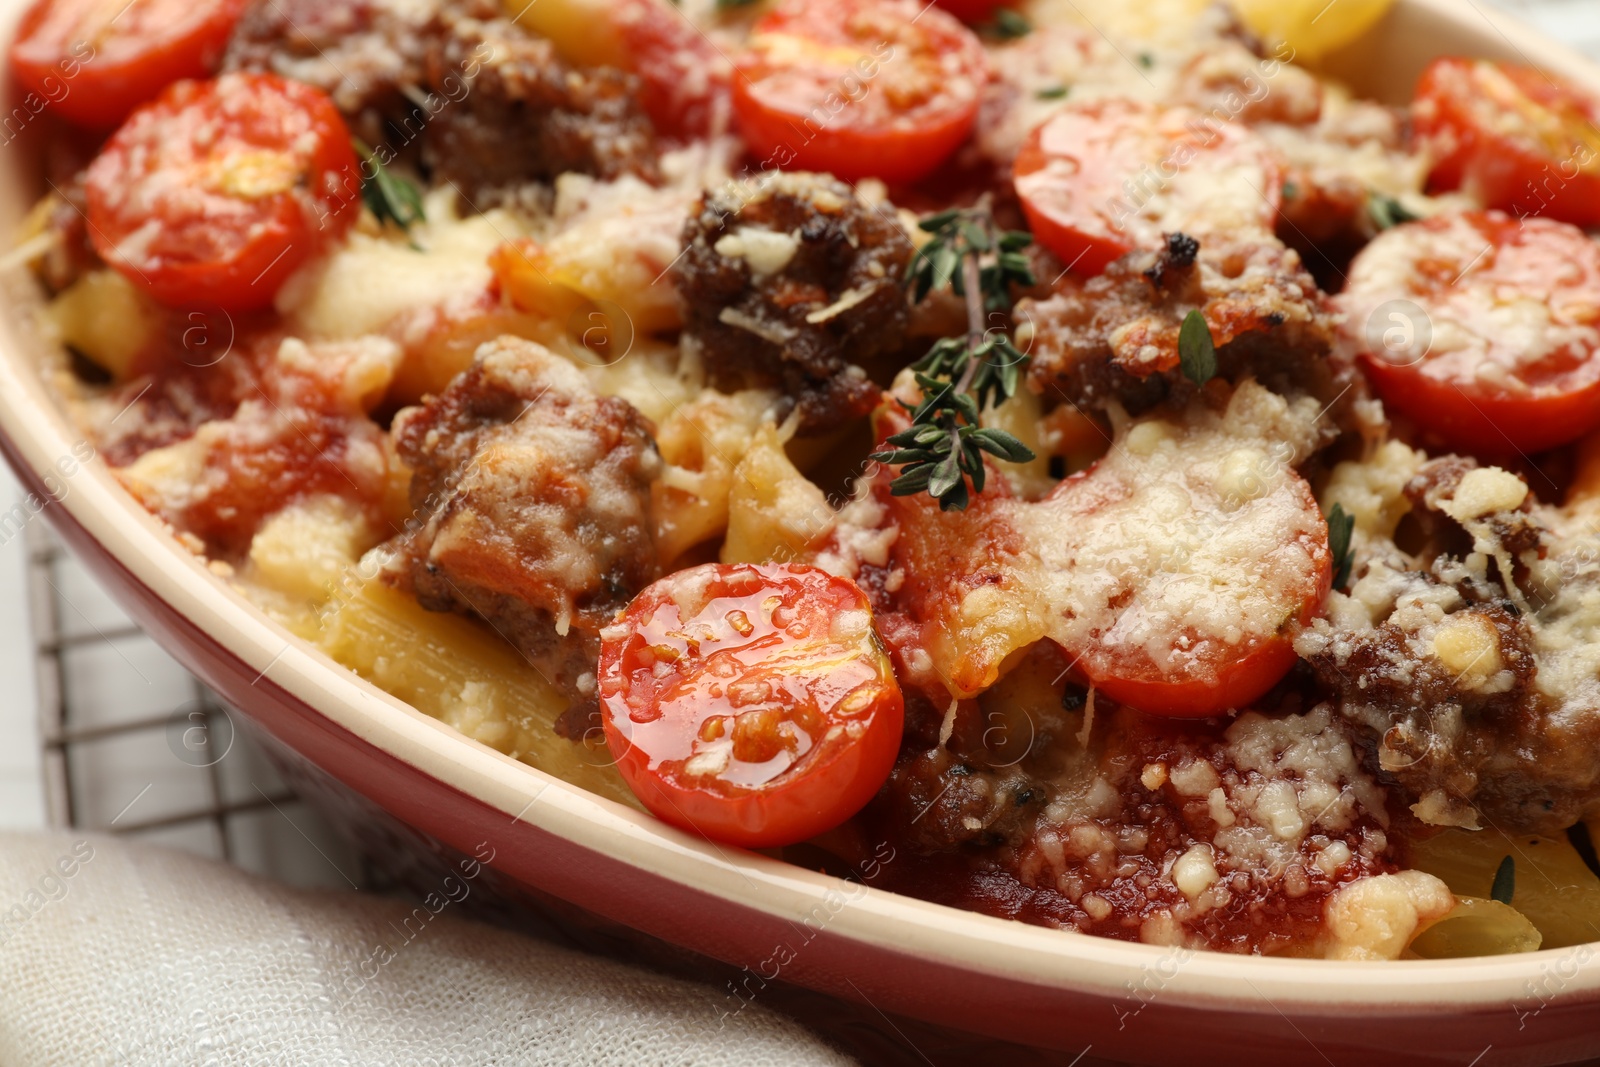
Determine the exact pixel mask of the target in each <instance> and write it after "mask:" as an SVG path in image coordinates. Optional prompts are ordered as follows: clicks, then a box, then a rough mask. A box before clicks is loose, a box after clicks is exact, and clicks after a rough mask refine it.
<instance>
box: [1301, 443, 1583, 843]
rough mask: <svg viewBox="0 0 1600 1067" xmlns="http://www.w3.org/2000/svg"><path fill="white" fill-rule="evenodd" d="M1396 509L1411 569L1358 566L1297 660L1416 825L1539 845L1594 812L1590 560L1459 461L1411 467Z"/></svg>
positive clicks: (1546, 513) (1514, 492) (1511, 489)
mask: <svg viewBox="0 0 1600 1067" xmlns="http://www.w3.org/2000/svg"><path fill="white" fill-rule="evenodd" d="M1403 499H1404V501H1405V502H1407V503H1409V506H1410V511H1409V513H1408V521H1409V522H1410V523H1411V524H1412V526H1413V528H1414V530H1415V531H1416V536H1417V539H1418V540H1419V541H1420V543H1421V547H1419V549H1418V552H1417V554H1416V555H1415V556H1412V557H1407V556H1405V555H1404V554H1401V553H1397V552H1389V553H1387V554H1379V555H1376V556H1374V558H1370V559H1367V560H1365V561H1361V562H1360V564H1359V566H1358V569H1357V571H1356V580H1355V582H1354V584H1353V585H1352V586H1351V589H1350V593H1349V595H1348V596H1346V595H1343V594H1337V593H1336V594H1334V596H1333V597H1332V598H1331V601H1330V605H1329V611H1328V617H1327V618H1326V619H1322V620H1318V621H1317V622H1316V623H1315V624H1314V626H1313V627H1312V628H1310V629H1309V630H1308V631H1306V632H1305V633H1304V634H1302V635H1301V636H1300V637H1299V638H1298V639H1297V640H1296V645H1295V647H1296V649H1297V650H1298V651H1299V652H1300V654H1301V655H1302V656H1303V657H1304V658H1305V659H1306V660H1307V662H1308V663H1309V664H1310V666H1311V668H1312V670H1313V671H1314V672H1315V673H1316V675H1317V677H1318V679H1319V680H1320V682H1321V683H1322V684H1324V685H1325V686H1327V687H1328V689H1330V690H1331V691H1332V692H1334V693H1336V694H1337V695H1338V706H1339V710H1340V712H1341V713H1342V714H1343V716H1344V717H1345V718H1346V719H1348V720H1349V721H1350V722H1352V723H1353V724H1355V725H1356V726H1357V727H1358V728H1360V729H1361V730H1362V731H1363V734H1364V738H1363V744H1364V747H1365V748H1366V749H1367V750H1368V752H1369V753H1370V758H1371V762H1372V763H1373V765H1374V769H1375V770H1376V771H1377V772H1378V773H1379V774H1380V776H1381V777H1382V778H1383V779H1384V780H1385V781H1388V782H1392V783H1394V784H1395V785H1397V786H1398V792H1399V793H1400V794H1401V795H1402V796H1403V798H1404V799H1405V800H1406V801H1407V802H1408V803H1410V805H1411V809H1412V811H1413V813H1414V814H1416V815H1417V817H1418V818H1420V819H1421V820H1422V821H1424V822H1427V823H1431V824H1434V825H1446V826H1466V827H1474V828H1475V827H1479V826H1494V827H1497V828H1499V829H1502V830H1505V831H1507V832H1510V833H1522V832H1527V833H1551V832H1559V831H1561V830H1564V829H1565V828H1567V827H1568V826H1571V825H1572V824H1573V823H1574V822H1576V821H1578V820H1579V819H1580V818H1583V817H1584V816H1585V815H1588V814H1591V813H1594V812H1596V811H1600V763H1597V762H1596V761H1595V759H1594V752H1595V751H1596V750H1597V748H1600V672H1597V663H1596V657H1595V655H1594V654H1593V653H1592V652H1591V651H1590V650H1591V649H1592V648H1593V647H1594V639H1595V636H1596V629H1597V625H1600V613H1597V611H1596V607H1597V606H1600V581H1597V579H1600V574H1597V573H1596V572H1595V567H1594V565H1593V560H1594V559H1595V555H1594V550H1593V546H1592V545H1590V544H1588V543H1587V541H1580V542H1577V543H1566V542H1564V541H1563V539H1562V538H1560V537H1558V536H1557V535H1556V534H1555V533H1554V532H1552V531H1551V530H1550V529H1549V528H1547V526H1546V525H1545V521H1544V520H1545V519H1547V518H1550V517H1551V516H1552V515H1553V514H1554V512H1553V509H1549V508H1546V507H1544V506H1542V505H1537V504H1536V503H1535V502H1534V501H1533V499H1532V497H1531V495H1530V494H1529V493H1528V490H1527V486H1526V485H1525V484H1524V483H1523V482H1522V481H1521V480H1520V479H1519V478H1517V477H1516V476H1515V475H1513V474H1511V473H1509V472H1507V471H1503V470H1500V469H1498V468H1481V467H1478V466H1477V464H1475V463H1474V462H1473V461H1472V460H1470V459H1464V458H1462V457H1458V456H1445V457H1442V458H1439V459H1434V460H1431V461H1428V462H1426V463H1423V464H1422V465H1421V466H1420V467H1419V468H1418V469H1417V471H1416V473H1415V474H1414V475H1413V476H1412V477H1411V478H1410V480H1409V481H1408V482H1407V483H1406V484H1405V485H1404V489H1403Z"/></svg>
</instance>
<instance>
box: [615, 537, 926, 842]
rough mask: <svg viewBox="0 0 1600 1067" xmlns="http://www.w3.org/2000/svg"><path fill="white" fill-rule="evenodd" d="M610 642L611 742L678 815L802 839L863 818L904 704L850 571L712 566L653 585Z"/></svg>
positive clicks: (642, 790) (675, 818) (644, 785)
mask: <svg viewBox="0 0 1600 1067" xmlns="http://www.w3.org/2000/svg"><path fill="white" fill-rule="evenodd" d="M602 642H603V643H602V645H601V650H600V710H601V713H602V716H603V719H604V722H605V731H606V740H607V742H608V743H609V744H610V746H611V751H612V754H613V755H614V756H615V757H616V760H617V769H618V770H619V771H620V772H621V773H622V777H623V779H624V780H625V781H626V782H627V783H628V785H629V786H630V787H631V788H632V789H633V791H634V794H635V795H636V796H637V797H638V798H639V800H640V801H641V802H642V803H643V804H644V806H645V807H647V808H649V809H650V811H651V812H653V813H654V814H655V815H656V816H657V817H659V818H660V819H662V820H663V821H665V822H670V823H672V824H674V825H676V826H681V827H685V828H687V829H690V830H695V831H698V832H699V833H701V834H704V835H705V836H706V837H709V838H712V839H713V840H717V841H727V842H731V843H733V844H737V845H744V846H746V847H750V848H762V847H769V846H777V845H785V844H793V843H795V842H797V841H803V840H805V839H806V838H809V837H812V836H815V835H816V834H819V833H821V832H822V831H824V830H828V829H831V828H832V827H835V826H837V825H839V824H840V823H841V822H843V821H844V820H846V819H848V818H849V817H850V816H851V815H854V814H855V813H856V812H857V811H858V810H860V808H861V807H862V805H864V804H865V803H866V802H867V801H868V800H869V799H871V797H872V795H873V794H874V793H876V792H877V791H878V787H879V786H881V785H882V784H883V782H884V780H885V779H886V778H887V777H888V775H889V770H890V768H891V767H892V766H893V764H894V759H895V755H896V753H897V752H898V751H899V748H900V732H901V730H902V728H903V725H904V718H905V706H904V703H903V701H902V699H901V696H900V687H899V685H898V684H897V683H896V682H895V678H894V673H893V671H892V669H891V668H890V666H889V660H888V657H887V656H885V655H884V653H883V650H882V648H880V647H879V645H878V639H877V636H876V634H875V633H874V631H873V626H872V610H871V607H870V606H869V604H868V602H867V598H866V594H864V593H863V592H862V591H861V590H860V589H859V588H858V587H857V586H856V584H855V583H854V582H851V581H849V580H847V579H844V578H836V577H834V576H832V575H830V574H828V573H827V572H826V571H821V570H817V569H816V568H814V567H804V566H798V565H788V564H765V565H753V564H720V563H708V564H705V565H703V566H699V567H693V568H690V569H689V570H685V571H679V572H678V573H676V574H673V575H670V576H668V577H666V578H663V579H661V580H660V581H659V582H656V583H655V584H654V585H652V586H650V587H649V588H647V589H646V590H645V591H644V592H642V593H640V594H639V595H638V596H637V597H636V598H634V601H633V603H632V604H629V605H628V608H627V610H626V611H624V612H623V613H622V614H621V615H620V616H618V618H617V621H616V622H615V623H614V624H612V625H611V626H609V627H607V628H606V629H605V630H604V631H602Z"/></svg>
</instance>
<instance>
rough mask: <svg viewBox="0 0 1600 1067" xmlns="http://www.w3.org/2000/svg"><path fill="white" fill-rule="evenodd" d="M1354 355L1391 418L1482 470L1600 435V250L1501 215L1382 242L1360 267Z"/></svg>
mask: <svg viewBox="0 0 1600 1067" xmlns="http://www.w3.org/2000/svg"><path fill="white" fill-rule="evenodd" d="M1336 300H1337V301H1338V304H1339V307H1340V310H1341V311H1343V312H1344V319H1343V322H1344V325H1343V327H1342V335H1343V338H1344V343H1345V344H1347V345H1349V346H1350V347H1352V348H1353V349H1354V350H1355V351H1356V353H1357V354H1358V355H1359V356H1360V357H1361V360H1362V364H1363V366H1364V368H1365V370H1366V372H1367V377H1368V378H1369V379H1370V380H1371V381H1372V384H1373V385H1374V387H1376V389H1377V390H1378V394H1379V395H1380V396H1381V397H1382V398H1383V402H1384V404H1385V405H1387V406H1388V407H1389V409H1390V410H1391V411H1394V412H1396V413H1399V414H1402V415H1405V416H1407V417H1408V418H1410V419H1412V420H1414V421H1415V422H1416V423H1417V424H1418V425H1419V426H1421V427H1422V428H1423V429H1425V430H1428V431H1431V432H1432V433H1433V434H1434V435H1435V436H1437V437H1438V438H1440V439H1441V440H1443V441H1444V442H1445V443H1447V444H1448V445H1450V446H1452V447H1455V448H1460V449H1464V450H1466V451H1469V452H1472V453H1474V454H1476V455H1480V456H1489V457H1505V456H1513V455H1515V454H1516V453H1518V452H1523V453H1531V452H1538V451H1541V450H1543V449H1546V448H1552V447H1554V446H1556V445H1560V444H1565V443H1567V442H1569V441H1574V440H1577V439H1578V438H1579V437H1582V436H1584V435H1585V434H1587V433H1589V432H1590V431H1591V430H1594V429H1596V428H1597V427H1600V244H1596V242H1595V241H1594V239H1593V238H1591V237H1590V236H1589V235H1588V234H1586V233H1584V232H1583V231H1582V230H1580V229H1578V228H1577V227H1576V226H1569V225H1568V224H1566V223H1564V222H1556V221H1554V220H1551V219H1543V218H1528V219H1522V220H1520V221H1519V220H1517V219H1514V218H1512V217H1511V216H1509V215H1505V214H1502V213H1501V212H1498V211H1476V212H1467V213H1463V214H1454V215H1440V216H1435V217H1433V218H1430V219H1426V220H1423V221H1421V222H1411V223H1407V224H1405V225H1403V226H1396V227H1395V228H1393V229H1391V230H1387V231H1385V232H1384V233H1382V234H1380V235H1379V236H1378V237H1377V238H1376V239H1374V240H1373V241H1372V243H1370V244H1369V245H1367V247H1366V248H1364V249H1363V250H1362V251H1361V254H1360V255H1358V256H1357V257H1356V258H1355V261H1354V262H1353V263H1352V264H1351V265H1350V272H1349V281H1348V283H1347V284H1346V286H1345V291H1344V292H1343V293H1341V294H1340V295H1339V296H1338V297H1337V298H1336Z"/></svg>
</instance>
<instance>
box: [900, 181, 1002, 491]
mask: <svg viewBox="0 0 1600 1067" xmlns="http://www.w3.org/2000/svg"><path fill="white" fill-rule="evenodd" d="M918 225H919V226H920V227H921V229H922V230H923V231H924V232H926V233H928V234H930V235H931V237H930V238H929V240H928V242H927V243H926V244H924V245H923V246H922V248H921V249H919V250H918V251H917V254H916V256H915V257H914V258H913V259H912V261H911V263H910V265H909V266H908V267H907V269H906V280H907V281H908V282H910V283H911V293H912V298H913V299H914V300H916V301H917V302H921V301H922V300H924V299H925V298H926V297H927V296H928V294H929V293H931V292H933V291H935V290H938V289H943V288H945V287H946V286H949V288H950V289H951V291H952V292H954V293H955V294H956V295H957V296H959V297H962V298H963V299H964V300H965V301H966V306H967V332H966V333H965V334H962V335H960V336H957V337H944V338H941V339H939V340H938V341H936V342H934V344H933V346H932V347H931V348H930V349H929V350H928V354H927V355H925V356H923V357H922V359H920V360H918V361H917V362H916V363H913V364H912V365H911V371H912V373H913V374H914V376H915V378H916V382H917V387H918V388H919V389H921V390H922V400H921V401H920V402H919V403H917V404H916V405H911V404H907V403H905V402H904V401H901V407H903V408H905V410H906V413H907V414H908V415H910V416H911V426H910V427H909V428H908V429H905V430H902V431H901V432H900V433H897V434H893V435H891V436H890V437H889V438H888V440H887V441H886V442H885V443H886V444H888V445H891V446H893V447H892V448H888V449H885V450H883V451H880V452H874V453H873V454H872V458H873V459H875V460H877V461H878V462H880V463H895V464H904V466H903V467H902V468H901V471H900V475H899V477H897V478H895V480H894V481H892V482H890V483H889V491H890V492H891V493H893V494H894V495H895V496H915V495H917V494H918V493H924V492H926V493H927V494H929V495H930V496H932V497H934V498H935V499H936V500H938V501H939V508H940V510H942V511H961V510H964V509H965V508H966V506H967V502H968V500H969V499H970V498H971V494H972V493H981V492H983V486H984V481H985V477H986V471H985V468H984V465H983V454H984V453H985V452H987V453H989V454H990V455H991V456H994V457H996V458H997V459H1002V460H1005V461H1007V462H1010V463H1026V462H1027V461H1028V460H1030V459H1032V458H1033V452H1032V451H1031V450H1030V449H1029V448H1028V447H1027V446H1026V445H1024V444H1023V443H1022V442H1021V441H1019V440H1017V438H1015V437H1014V436H1012V435H1011V434H1009V433H1007V432H1006V431H1004V430H1001V429H998V428H995V427H987V426H984V425H983V423H982V418H981V414H980V413H981V412H982V411H983V409H984V408H986V407H993V406H995V405H998V404H1000V403H1002V402H1004V401H1005V400H1006V399H1007V398H1008V397H1010V396H1012V395H1013V394H1015V393H1016V391H1017V386H1018V384H1019V383H1020V380H1021V375H1022V368H1023V367H1024V366H1026V365H1027V362H1028V357H1027V356H1026V355H1024V354H1023V353H1022V352H1021V351H1019V350H1018V349H1017V347H1016V345H1014V344H1013V343H1012V342H1011V338H1010V336H1009V334H1008V333H1007V332H1006V331H1005V330H1003V329H995V328H990V327H989V325H988V323H989V316H990V315H992V314H995V313H999V314H1002V315H1007V314H1009V313H1010V311H1011V286H1012V285H1013V284H1017V285H1032V284H1034V278H1033V270H1032V269H1031V268H1030V267H1029V265H1028V258H1027V257H1026V256H1024V255H1023V254H1022V250H1023V249H1024V248H1027V247H1028V245H1029V244H1031V243H1032V241H1033V238H1032V237H1031V236H1030V235H1029V234H1026V233H1022V232H1018V231H1012V230H1007V231H1001V230H999V229H997V228H996V226H995V223H994V217H993V216H992V215H991V214H990V212H989V207H988V204H987V203H986V202H982V203H979V204H978V206H976V207H973V208H953V209H951V210H949V211H941V212H939V213H938V214H935V215H929V216H928V217H926V218H924V219H922V220H921V221H920V222H919V223H918ZM969 479H970V481H971V489H970V491H969V489H968V486H967V483H968V480H969Z"/></svg>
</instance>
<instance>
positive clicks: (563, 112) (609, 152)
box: [423, 11, 656, 199]
mask: <svg viewBox="0 0 1600 1067" xmlns="http://www.w3.org/2000/svg"><path fill="white" fill-rule="evenodd" d="M435 26H436V27H437V28H438V31H439V32H437V33H435V34H434V35H433V39H432V41H431V43H430V45H429V48H428V56H427V66H426V70H427V74H428V81H429V84H430V85H431V86H434V87H436V89H438V90H439V91H445V90H444V86H445V85H446V79H448V78H451V77H460V78H461V85H460V87H458V89H457V91H456V92H455V93H454V94H453V95H451V94H449V93H447V94H446V95H447V96H449V98H450V100H451V102H450V103H448V104H446V105H445V106H444V107H442V108H441V109H440V110H439V111H438V113H437V114H436V115H434V117H433V119H432V121H431V122H430V123H429V125H428V127H427V130H426V134H425V136H424V139H423V161H424V163H425V164H426V165H427V166H428V167H429V168H431V170H432V171H433V173H434V175H435V176H436V177H438V178H442V179H444V180H447V181H453V182H455V183H456V184H457V185H459V186H460V187H461V188H462V190H463V191H464V192H465V193H466V194H467V196H469V197H472V198H474V199H476V198H477V197H478V196H479V194H480V193H482V192H485V191H488V190H492V189H496V188H502V187H505V186H511V185H516V184H519V183H521V182H526V181H530V180H548V179H551V178H554V177H556V176H557V175H558V174H563V173H565V172H567V171H579V172H582V173H584V174H593V175H596V176H597V177H601V178H614V177H617V176H618V175H622V174H637V175H640V176H641V177H645V178H651V177H654V175H655V166H656V164H655V151H654V149H655V133H654V130H653V128H652V126H651V125H650V120H649V119H648V118H647V117H646V116H645V113H644V111H643V110H642V108H641V107H640V104H639V100H638V79H637V78H635V77H634V76H633V75H632V74H627V73H624V72H622V71H619V70H614V69H612V68H610V67H594V68H589V69H585V70H576V69H573V68H572V67H569V66H567V64H565V63H564V62H562V61H561V59H560V58H559V57H557V55H556V53H555V47H554V46H553V45H552V44H551V43H550V42H549V41H547V40H545V39H543V38H539V37H532V36H530V35H528V34H527V33H526V32H524V31H523V30H522V29H521V27H519V26H518V25H516V24H515V23H513V22H511V21H510V20H509V19H504V18H486V19H485V18H473V17H467V16H465V15H462V14H460V13H457V12H454V11H446V12H445V13H443V14H442V15H441V16H440V18H439V19H438V20H437V22H436V23H435Z"/></svg>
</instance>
